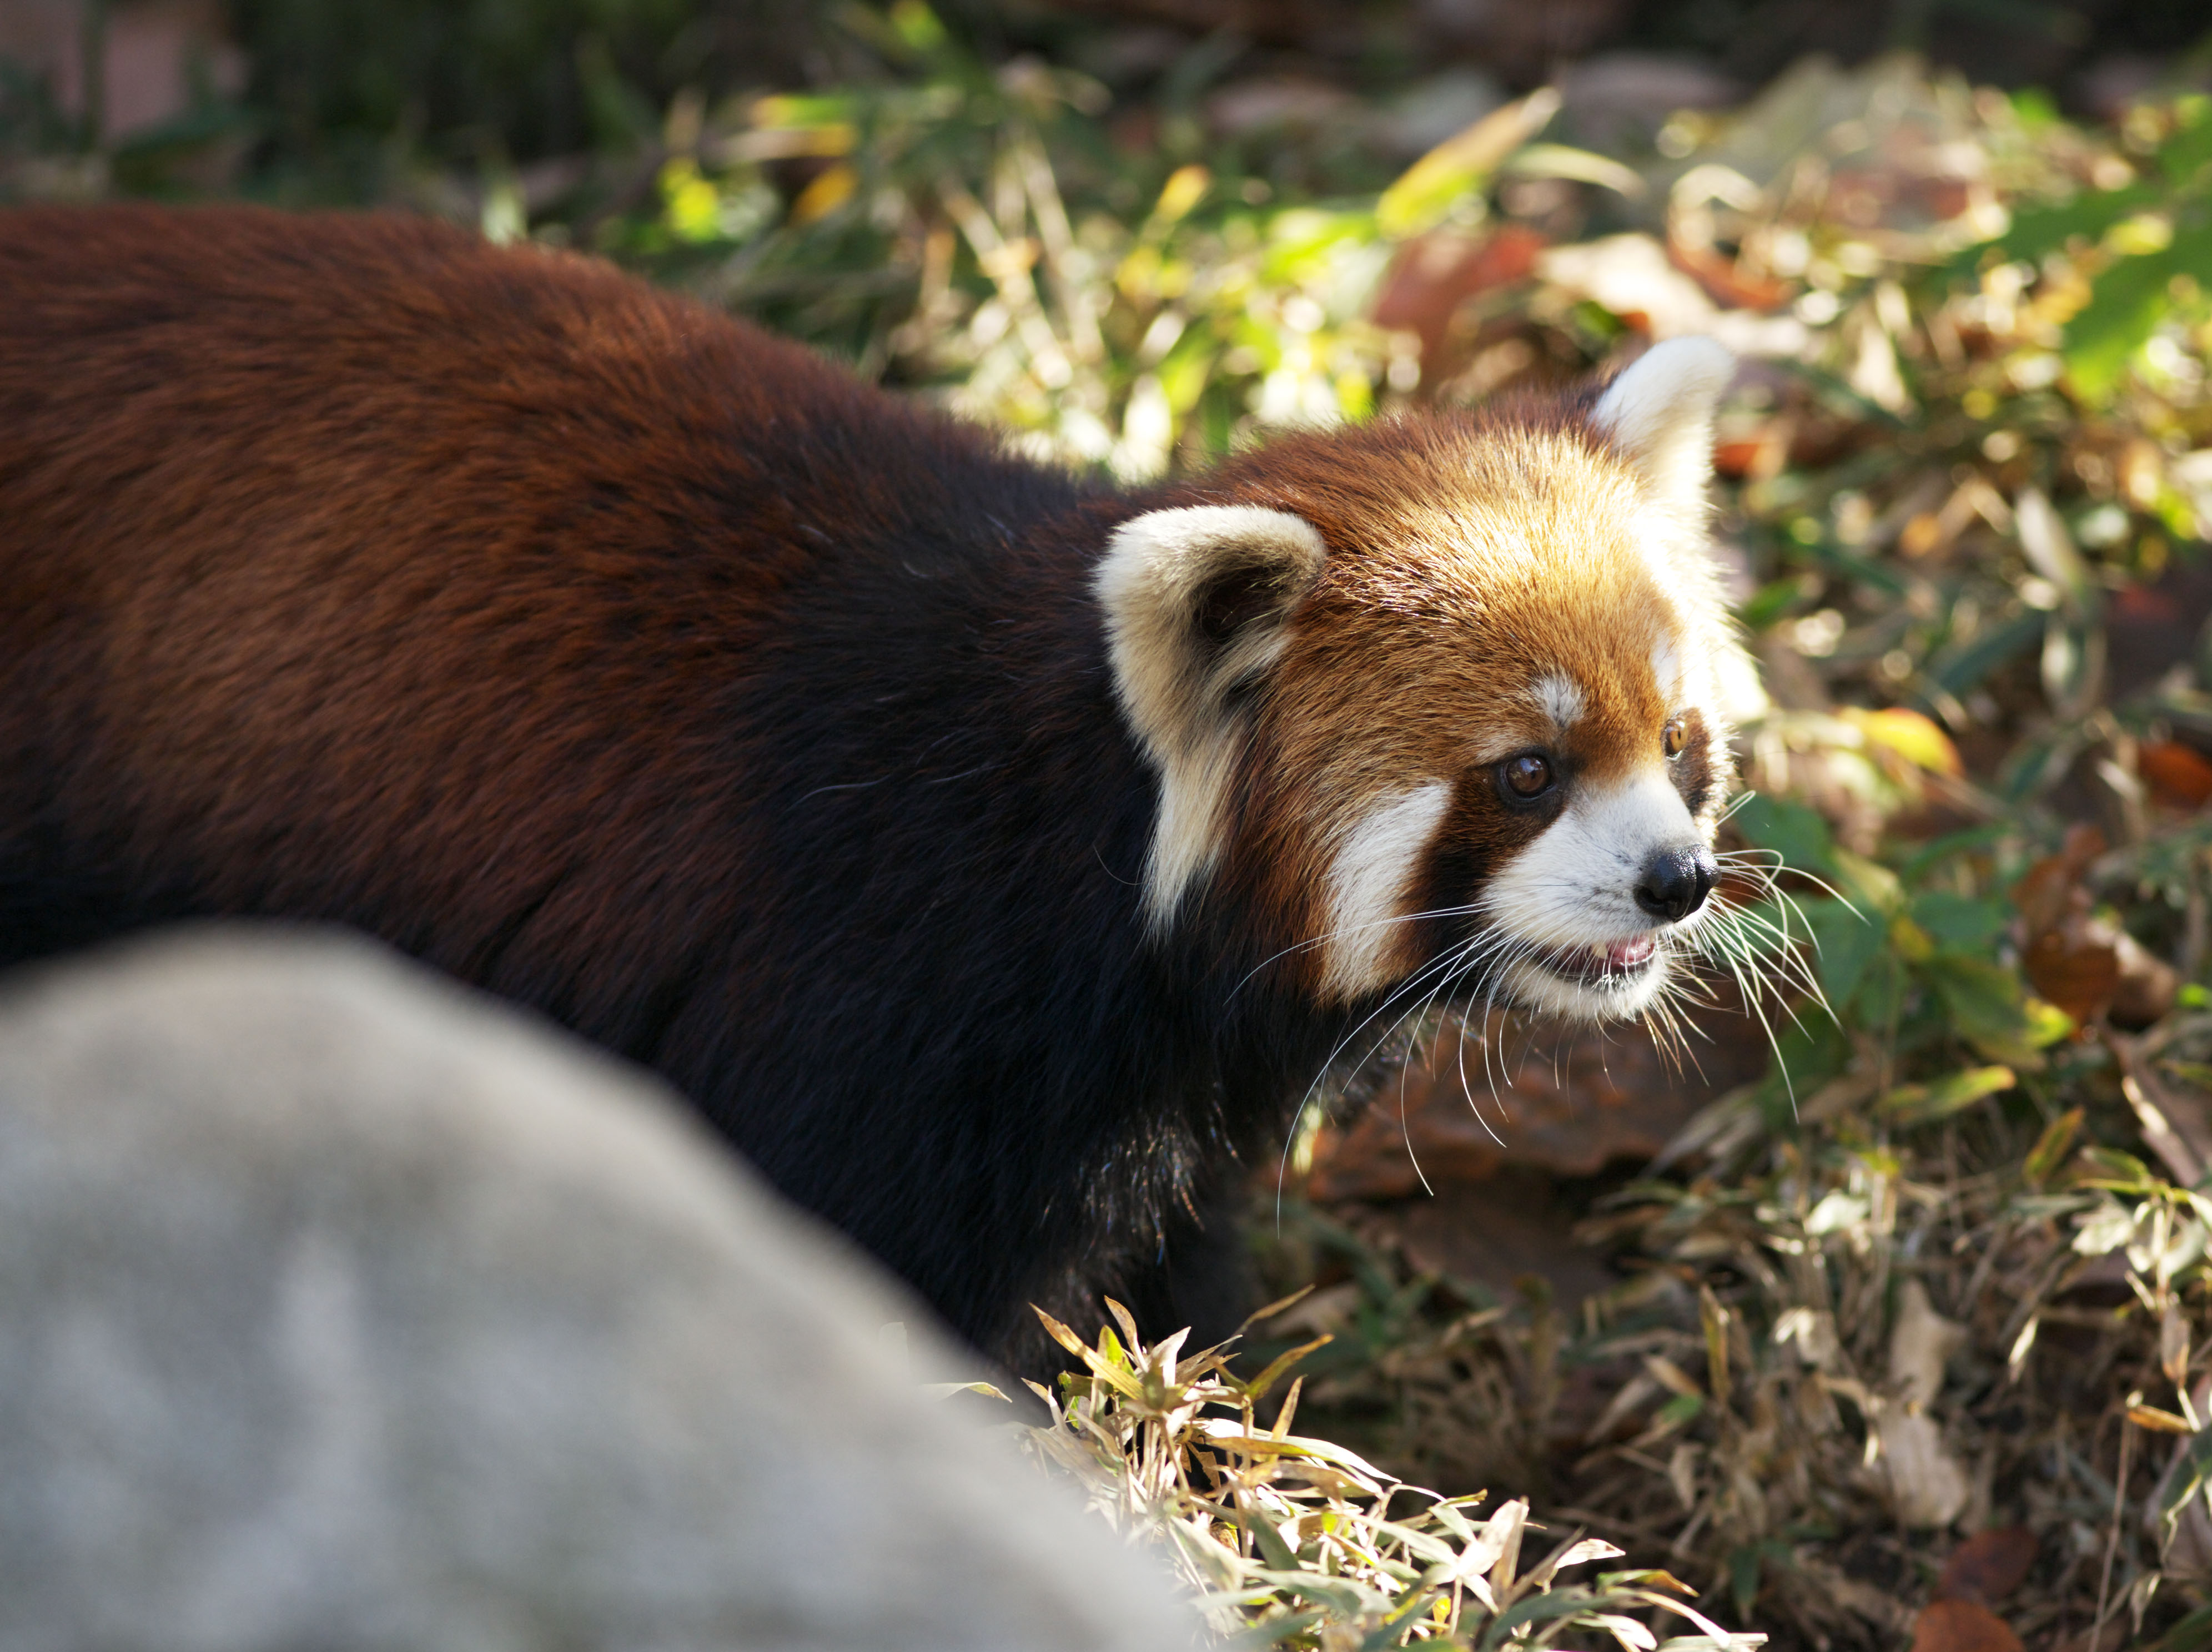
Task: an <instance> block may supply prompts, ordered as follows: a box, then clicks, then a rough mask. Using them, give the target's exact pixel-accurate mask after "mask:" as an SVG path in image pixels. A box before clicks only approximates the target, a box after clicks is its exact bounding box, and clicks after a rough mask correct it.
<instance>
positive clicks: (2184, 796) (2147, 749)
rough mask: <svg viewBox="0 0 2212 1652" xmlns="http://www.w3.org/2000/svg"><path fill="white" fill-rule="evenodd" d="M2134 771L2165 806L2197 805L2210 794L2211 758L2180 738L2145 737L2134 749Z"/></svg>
mask: <svg viewBox="0 0 2212 1652" xmlns="http://www.w3.org/2000/svg"><path fill="white" fill-rule="evenodd" d="M2136 773H2137V774H2140V775H2142V778H2143V780H2145V782H2146V783H2148V786H2149V787H2150V789H2151V795H2152V796H2153V797H2154V798H2156V799H2158V800H2159V801H2160V803H2163V804H2165V805H2166V806H2167V807H2168V808H2171V809H2198V808H2202V807H2203V805H2204V802H2205V800H2206V799H2208V798H2212V762H2207V761H2206V760H2205V758H2204V755H2203V753H2202V752H2200V751H2198V750H2197V749H2196V748H2195V747H2194V746H2186V745H2184V744H2181V743H2180V742H2179V740H2147V741H2145V742H2144V743H2143V744H2142V745H2140V746H2138V747H2137V748H2136Z"/></svg>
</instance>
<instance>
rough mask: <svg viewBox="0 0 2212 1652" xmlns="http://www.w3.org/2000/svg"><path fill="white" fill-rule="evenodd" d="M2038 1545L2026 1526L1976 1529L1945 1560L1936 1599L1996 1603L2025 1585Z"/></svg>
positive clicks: (1937, 1583)
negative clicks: (1980, 1530)
mask: <svg viewBox="0 0 2212 1652" xmlns="http://www.w3.org/2000/svg"><path fill="white" fill-rule="evenodd" d="M2037 1547H2038V1545H2037V1543H2036V1540H2035V1534H2034V1533H2033V1532H2032V1531H2030V1530H2028V1528H2027V1527H2025V1526H1997V1527H1991V1528H1990V1529H1989V1530H1988V1531H1983V1532H1976V1533H1975V1534H1973V1535H1972V1537H1970V1538H1968V1539H1967V1540H1966V1541H1965V1542H1963V1543H1961V1544H1960V1545H1959V1546H1958V1547H1957V1548H1955V1549H1954V1550H1952V1551H1951V1554H1950V1558H1948V1559H1947V1560H1945V1561H1944V1563H1943V1571H1942V1576H1939V1577H1938V1578H1937V1579H1936V1599H1937V1600H1973V1601H1978V1602H1979V1603H1980V1604H1981V1605H1983V1606H1993V1605H1995V1604H1996V1602H1997V1601H1999V1600H2003V1599H2004V1598H2005V1596H2006V1595H2008V1594H2011V1593H2012V1592H2013V1591H2014V1590H2015V1589H2016V1588H2019V1587H2020V1586H2021V1582H2022V1581H2023V1580H2024V1579H2025V1578H2026V1577H2027V1570H2028V1568H2029V1567H2031V1566H2033V1564H2035V1554H2036V1549H2037Z"/></svg>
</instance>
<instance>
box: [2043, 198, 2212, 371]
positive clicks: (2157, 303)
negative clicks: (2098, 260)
mask: <svg viewBox="0 0 2212 1652" xmlns="http://www.w3.org/2000/svg"><path fill="white" fill-rule="evenodd" d="M2208 259H2212V228H2197V229H2188V230H2184V231H2182V232H2180V233H2179V234H2176V235H2175V236H2174V238H2173V240H2172V243H2171V244H2169V245H2168V246H2165V247H2163V248H2161V249H2160V251H2158V252H2146V253H2144V254H2143V255H2142V257H2140V258H2123V259H2121V260H2120V261H2119V262H2118V264H2114V265H2112V268H2111V269H2109V270H2106V271H2105V272H2104V274H2102V275H2100V276H2098V277H2097V281H2096V288H2095V293H2094V295H2093V297H2092V298H2091V299H2090V300H2089V302H2088V303H2087V306H2085V307H2083V309H2082V310H2081V313H2080V314H2078V315H2076V316H2075V318H2074V319H2072V320H2071V321H2069V322H2068V323H2067V324H2066V348H2065V350H2064V352H2063V354H2064V356H2065V361H2066V372H2067V374H2068V376H2069V379H2071V380H2072V381H2073V385H2074V387H2075V390H2076V391H2078V392H2080V393H2081V396H2082V397H2083V398H2085V399H2086V400H2088V401H2092V402H2102V401H2105V400H2106V399H2107V398H2110V397H2111V395H2112V392H2113V391H2114V390H2115V389H2117V388H2118V385H2119V381H2120V375H2121V374H2123V373H2124V372H2125V371H2126V370H2127V365H2128V362H2129V361H2130V359H2132V358H2133V356H2134V355H2135V353H2136V351H2137V350H2139V349H2142V346H2143V344H2144V343H2145V342H2146V341H2147V340H2148V338H2149V337H2150V336H2151V332H2152V331H2153V329H2154V328H2155V327H2156V326H2157V325H2158V324H2159V323H2160V321H2161V320H2162V319H2165V316H2166V312H2167V311H2168V310H2170V309H2172V307H2173V295H2172V292H2171V291H2170V290H2169V288H2170V286H2171V283H2172V280H2173V278H2174V277H2175V276H2179V275H2190V274H2194V273H2195V272H2196V271H2197V270H2203V269H2204V268H2205V267H2206V261H2207V260H2208Z"/></svg>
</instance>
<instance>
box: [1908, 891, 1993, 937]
mask: <svg viewBox="0 0 2212 1652" xmlns="http://www.w3.org/2000/svg"><path fill="white" fill-rule="evenodd" d="M1912 921H1913V922H1914V923H1916V924H1918V925H1919V926H1921V928H1923V929H1924V930H1926V931H1927V932H1929V934H1930V935H1932V936H1934V937H1935V938H1936V940H1938V941H1940V942H1942V944H1944V945H1946V946H1955V947H1959V948H1960V949H1962V950H1964V951H1972V950H1973V949H1974V948H1976V947H1979V946H1986V945H1988V944H1990V942H1991V941H1994V940H1995V939H1996V938H1997V937H1998V936H2000V935H2002V934H2003V933H2004V932H2005V926H2007V925H2008V923H2010V922H2011V921H2012V908H2011V906H2010V905H2009V904H2008V902H2003V901H1994V900H1976V899H1975V898H1973V897H1972V896H1966V895H1954V894H1952V893H1951V892H1950V891H1949V890H1928V891H1927V892H1926V893H1925V894H1923V895H1917V896H1914V897H1913V901H1912Z"/></svg>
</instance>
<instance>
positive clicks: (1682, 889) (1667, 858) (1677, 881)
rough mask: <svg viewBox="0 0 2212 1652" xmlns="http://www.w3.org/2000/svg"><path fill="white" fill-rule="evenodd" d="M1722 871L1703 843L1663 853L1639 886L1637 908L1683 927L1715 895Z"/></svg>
mask: <svg viewBox="0 0 2212 1652" xmlns="http://www.w3.org/2000/svg"><path fill="white" fill-rule="evenodd" d="M1719 875H1720V868H1719V867H1718V866H1717V865H1715V864H1714V863H1713V856H1712V851H1711V850H1710V849H1708V848H1706V847H1705V845H1704V844H1702V843H1699V844H1695V845H1692V847H1689V848H1686V849H1662V850H1660V851H1659V853H1656V854H1655V855H1653V856H1652V857H1651V861H1650V865H1647V866H1645V867H1644V876H1643V877H1641V878H1638V879H1637V882H1636V904H1637V905H1638V906H1640V907H1642V908H1644V910H1645V911H1646V912H1648V913H1650V914H1651V915H1652V916H1653V917H1655V918H1664V919H1666V920H1668V922H1669V923H1680V921H1681V920H1683V919H1685V918H1686V917H1688V916H1689V915H1690V914H1692V913H1693V912H1695V911H1696V910H1697V909H1698V908H1699V907H1701V906H1703V905H1705V896H1708V895H1711V893H1712V892H1713V879H1714V878H1717V877H1718V876H1719Z"/></svg>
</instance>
